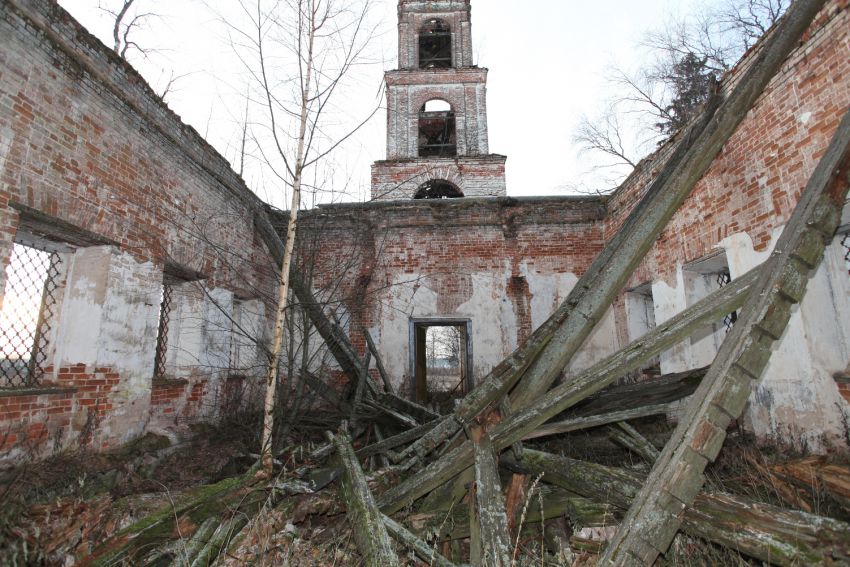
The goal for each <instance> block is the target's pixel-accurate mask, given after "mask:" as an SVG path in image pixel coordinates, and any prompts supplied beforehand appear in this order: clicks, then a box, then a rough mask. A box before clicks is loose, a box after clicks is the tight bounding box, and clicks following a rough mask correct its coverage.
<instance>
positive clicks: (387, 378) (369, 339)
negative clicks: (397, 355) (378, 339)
mask: <svg viewBox="0 0 850 567" xmlns="http://www.w3.org/2000/svg"><path fill="white" fill-rule="evenodd" d="M363 336H364V337H365V338H366V346H368V347H369V352H371V353H372V356H373V357H374V358H375V366H377V367H378V374H380V375H381V381H382V382H383V383H384V390H385V391H386V392H387V393H388V394H395V391H394V390H393V385H392V382H390V375H389V374H387V369H386V368H384V361H383V360H381V355H380V353H379V352H378V347H376V346H375V341H374V340H373V339H372V335H371V333H369V330H368V329H363Z"/></svg>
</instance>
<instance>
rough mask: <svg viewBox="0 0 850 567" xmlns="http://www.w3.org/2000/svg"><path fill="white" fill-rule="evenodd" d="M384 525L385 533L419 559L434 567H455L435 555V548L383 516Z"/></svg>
mask: <svg viewBox="0 0 850 567" xmlns="http://www.w3.org/2000/svg"><path fill="white" fill-rule="evenodd" d="M383 518H384V525H386V527H387V531H388V532H389V533H390V535H391V536H393V537H394V538H395V539H396V541H398V542H399V543H401V544H402V545H404V546H405V547H408V548H410V549H412V550H413V552H414V553H416V555H418V556H419V559H421V560H422V561H424V562H425V563H427V564H428V565H429V566H430V565H433V566H434V567H455V565H454V563H452V562H451V561H449V560H448V559H446V558H445V557H443V556H442V555H440V554H439V553H437V550H436V548H434V547H431V546H430V545H428V544H427V543H426V542H424V541H422V540H421V539H419V538H418V537H416V536H415V535H414V534H413V533H411V532H410V531H408V530H407V528H405V527H404V526H402V525H401V524H399V523H398V522H396V521H395V520H393V519H392V518H390V517H389V516H384V517H383Z"/></svg>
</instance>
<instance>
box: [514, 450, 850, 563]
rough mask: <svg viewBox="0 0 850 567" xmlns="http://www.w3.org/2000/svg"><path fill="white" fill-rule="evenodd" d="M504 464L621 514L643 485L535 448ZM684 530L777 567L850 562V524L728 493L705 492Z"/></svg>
mask: <svg viewBox="0 0 850 567" xmlns="http://www.w3.org/2000/svg"><path fill="white" fill-rule="evenodd" d="M502 464H503V466H505V467H507V468H508V470H510V471H513V472H522V473H525V474H540V473H541V472H542V473H544V476H543V478H544V479H545V482H547V483H551V484H555V485H557V486H560V487H562V488H564V489H566V490H568V491H570V492H573V493H576V494H580V495H582V496H585V497H587V498H590V499H592V500H594V501H596V502H599V503H607V504H613V505H614V506H616V507H617V508H619V509H621V510H626V509H628V508H629V506H630V504H631V502H632V500H633V499H634V496H635V495H636V494H637V493H638V492H639V491H640V487H641V483H642V481H643V477H642V476H641V475H639V474H637V473H634V472H630V471H626V470H623V469H617V468H613V467H606V466H604V465H599V464H595V463H588V462H584V461H578V460H575V459H570V458H567V457H561V456H557V455H552V454H549V453H544V452H541V451H533V450H529V449H526V450H525V451H524V452H523V458H522V460H516V459H514V458H513V457H512V456H511V455H510V454H505V455H504V456H503V457H502ZM624 521H625V520H624ZM682 528H683V530H684V531H685V532H686V533H687V534H689V535H692V536H696V537H700V538H703V539H705V540H707V541H711V542H714V543H717V544H720V545H724V546H726V547H729V548H731V549H735V550H737V551H739V552H741V553H744V554H746V555H749V556H751V557H755V558H756V559H761V560H763V561H768V562H770V563H771V564H773V565H782V566H788V567H792V566H797V565H830V564H835V565H843V564H847V562H848V561H850V525H848V524H846V523H844V522H840V521H838V520H833V519H830V518H824V517H821V516H816V515H814V514H809V513H806V512H798V511H792V510H783V509H780V508H777V507H776V506H771V505H768V504H761V503H756V502H754V501H752V500H749V499H747V498H743V497H738V496H731V495H728V494H719V493H713V492H703V493H701V494H700V495H699V497H697V498H696V500H695V501H694V504H693V506H692V507H690V508H688V509H687V510H686V511H685V512H684V523H683V525H682ZM831 561H834V563H831Z"/></svg>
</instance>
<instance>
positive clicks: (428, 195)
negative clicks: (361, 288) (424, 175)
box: [413, 179, 463, 199]
mask: <svg viewBox="0 0 850 567" xmlns="http://www.w3.org/2000/svg"><path fill="white" fill-rule="evenodd" d="M460 197H463V191H461V190H460V189H458V187H457V185H455V184H454V183H450V182H448V181H446V180H445V179H429V180H428V181H426V182H425V183H423V184H422V185H420V186H419V188H418V189H417V190H416V193H414V195H413V198H414V199H458V198H460Z"/></svg>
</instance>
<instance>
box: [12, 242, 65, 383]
mask: <svg viewBox="0 0 850 567" xmlns="http://www.w3.org/2000/svg"><path fill="white" fill-rule="evenodd" d="M61 262H62V259H61V257H60V256H59V254H58V253H56V252H51V251H48V250H44V249H40V248H35V247H32V246H27V245H24V244H19V243H15V244H14V245H13V247H12V256H11V258H10V261H9V266H8V267H7V268H6V288H5V292H4V293H5V295H4V299H3V310H2V312H0V349H2V359H0V365H2V366H0V386H2V387H12V388H15V387H32V386H37V385H38V384H39V382H40V381H41V378H42V376H43V373H44V371H43V369H44V366H45V363H46V362H47V345H48V338H49V335H50V329H51V325H52V324H53V320H54V317H55V315H56V311H57V309H56V304H57V301H56V296H57V293H56V290H57V288H58V287H59V269H60V266H61Z"/></svg>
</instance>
